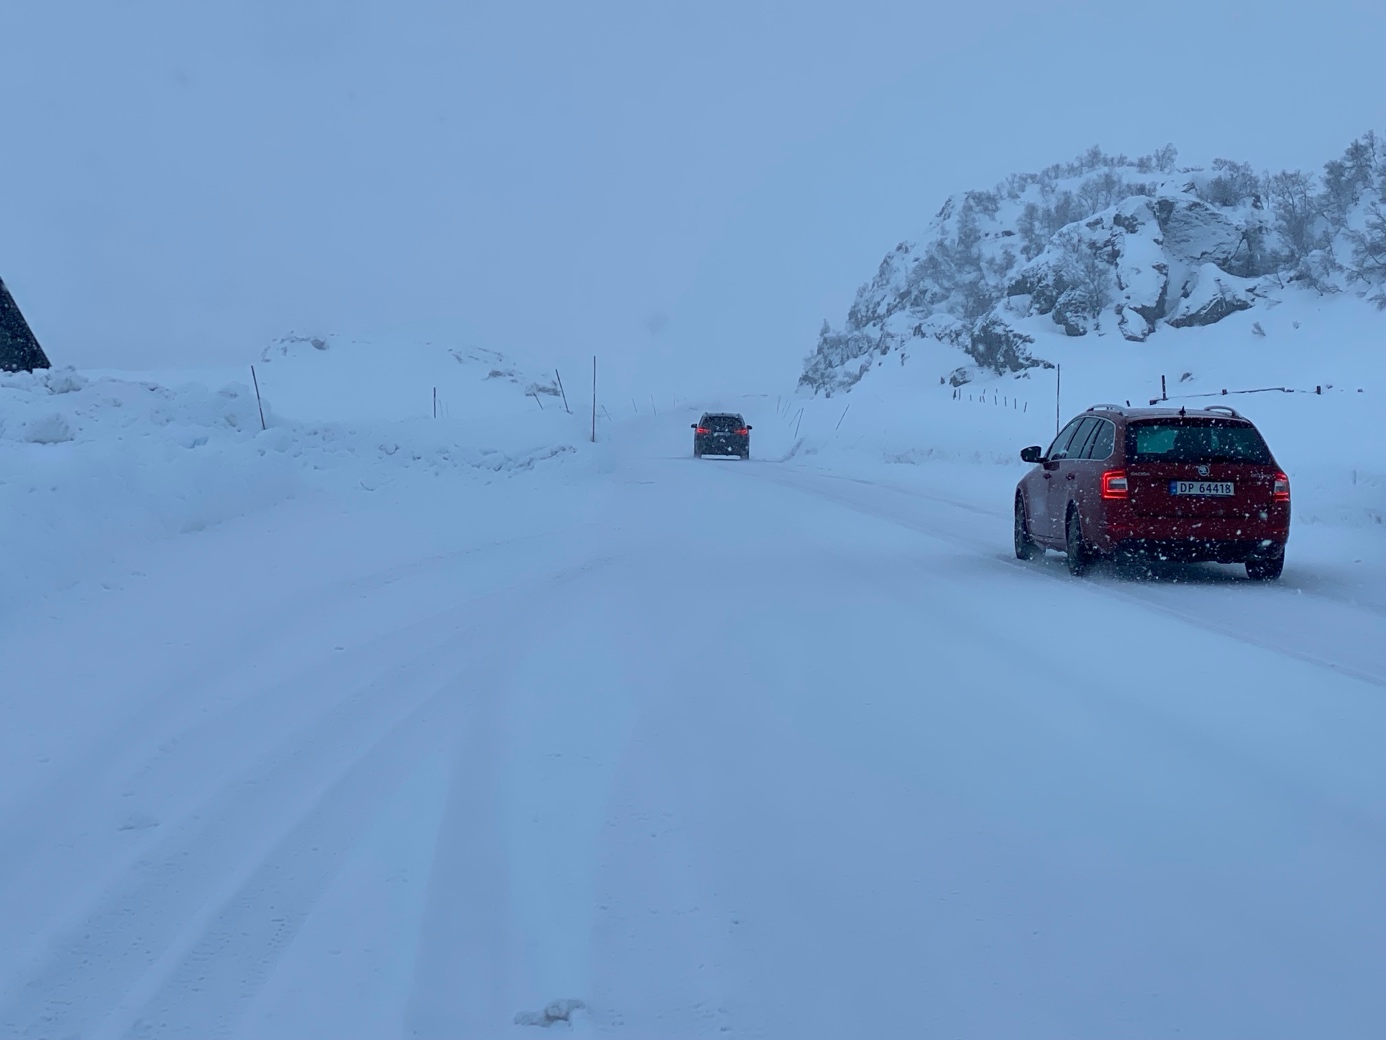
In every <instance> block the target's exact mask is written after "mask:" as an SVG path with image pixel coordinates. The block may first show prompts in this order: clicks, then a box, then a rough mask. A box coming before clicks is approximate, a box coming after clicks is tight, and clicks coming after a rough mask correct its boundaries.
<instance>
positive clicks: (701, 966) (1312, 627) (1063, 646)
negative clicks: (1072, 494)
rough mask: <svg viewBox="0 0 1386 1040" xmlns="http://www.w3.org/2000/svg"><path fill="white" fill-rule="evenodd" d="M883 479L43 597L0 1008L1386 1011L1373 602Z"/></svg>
mask: <svg viewBox="0 0 1386 1040" xmlns="http://www.w3.org/2000/svg"><path fill="white" fill-rule="evenodd" d="M881 469H884V467H882V468H881ZM956 469H957V470H958V472H962V471H964V470H968V469H969V468H968V467H956ZM970 469H971V471H976V470H977V469H978V467H971V468H970ZM894 470H895V471H896V476H895V477H892V476H890V475H887V474H883V473H882V472H880V471H878V470H877V469H864V470H861V471H859V472H856V473H854V474H851V475H847V476H844V475H843V474H840V473H839V474H831V473H827V472H824V471H821V470H814V469H811V468H808V467H805V466H801V465H795V464H775V463H769V462H758V461H752V462H751V463H746V464H741V463H734V462H728V463H720V462H711V461H705V462H702V463H695V462H694V461H693V460H691V459H688V458H685V457H681V456H677V455H676V454H675V452H674V451H673V450H672V449H668V450H666V446H665V445H663V444H658V443H656V444H655V445H654V446H653V447H651V448H649V449H648V450H644V451H641V450H630V451H628V452H625V453H623V454H621V455H620V456H619V457H615V456H612V457H611V458H609V459H607V460H606V461H605V462H604V463H602V464H600V465H597V466H594V467H589V468H583V466H582V465H580V464H577V463H574V464H571V465H568V466H566V467H560V468H559V469H558V470H556V471H555V472H554V473H548V474H543V475H540V474H535V475H533V476H532V477H525V478H522V479H515V480H512V481H509V482H501V483H498V484H495V485H492V486H491V487H489V488H486V489H484V490H481V489H479V488H478V487H477V486H474V485H466V486H460V485H459V486H453V485H449V484H448V483H447V482H446V481H443V480H434V481H432V482H431V483H429V484H428V486H427V487H426V488H420V489H416V490H414V491H411V492H410V493H409V494H407V495H402V496H400V497H398V498H396V499H391V500H385V499H381V500H380V501H379V502H378V503H377V504H376V505H373V506H364V505H362V504H361V503H362V502H367V501H369V500H370V496H368V495H366V494H364V493H363V494H362V495H361V496H360V501H358V502H353V503H352V505H351V507H350V508H347V507H345V506H344V505H343V504H342V502H341V501H339V500H336V499H328V498H323V499H305V500H301V501H298V502H296V503H292V504H290V505H287V506H283V507H280V508H277V509H274V510H271V511H267V512H262V513H259V514H255V515H252V516H250V517H247V518H243V519H240V520H235V521H231V522H228V523H225V524H222V525H220V526H218V527H215V528H211V529H208V530H206V531H203V532H200V533H198V534H196V535H194V536H188V537H184V538H180V539H176V540H174V541H172V542H166V543H163V544H162V545H161V546H160V549H159V552H158V553H157V554H152V555H148V556H146V557H144V558H138V559H130V560H127V561H124V562H122V563H121V564H120V565H118V566H116V565H113V566H112V567H111V568H110V571H109V573H108V574H107V575H106V576H105V578H104V580H101V581H97V580H93V581H88V582H84V583H81V584H79V585H77V586H74V587H72V588H69V589H67V590H65V591H63V592H62V593H60V594H57V595H55V596H52V597H50V598H49V599H48V600H47V601H46V602H45V604H44V608H43V610H42V611H40V612H38V613H37V614H36V615H34V616H32V617H30V618H28V619H26V620H24V621H23V622H22V623H19V624H16V625H14V626H12V627H10V628H9V629H7V630H6V631H5V632H4V634H3V636H2V637H0V654H3V657H4V660H5V661H6V662H7V664H6V674H7V681H6V687H7V692H6V694H5V696H4V697H3V698H2V699H0V712H3V715H0V763H3V770H4V771H3V775H0V780H3V784H2V785H0V922H3V924H0V928H2V929H3V930H2V931H0V1035H4V1036H15V1037H43V1038H52V1040H58V1038H70V1037H82V1038H111V1040H115V1038H123V1037H188V1038H199V1040H202V1038H212V1037H245V1038H252V1037H253V1038H279V1037H282V1038H295V1040H302V1038H306V1037H324V1038H326V1037H331V1038H334V1040H337V1038H348V1037H361V1038H380V1037H406V1036H408V1037H415V1036H417V1037H427V1038H439V1040H442V1038H449V1040H453V1038H458V1037H491V1036H509V1035H524V1034H527V1033H529V1032H532V1030H533V1027H532V1026H526V1025H516V1024H514V1020H515V1017H516V1015H517V1014H524V1013H533V1012H542V1010H543V1008H544V1007H545V1006H546V1005H547V1004H548V1003H549V1002H551V1001H554V1000H559V999H567V998H571V999H577V1000H581V1001H583V1002H584V1003H585V1005H586V1007H585V1010H582V1011H580V1012H577V1013H576V1014H575V1016H574V1019H575V1028H576V1029H577V1030H579V1031H587V1032H594V1033H601V1034H608V1033H609V1034H612V1035H617V1036H629V1037H633V1038H634V1037H639V1038H644V1037H669V1038H682V1037H703V1036H709V1037H710V1036H724V1035H731V1036H743V1037H767V1038H771V1037H785V1038H796V1040H798V1038H807V1037H823V1038H834V1040H838V1038H843V1037H872V1038H885V1037H896V1036H898V1037H917V1036H939V1037H979V1038H982V1037H1002V1036H1004V1037H1026V1038H1029V1037H1036V1038H1039V1037H1046V1038H1047V1037H1099V1036H1100V1037H1104V1038H1119V1037H1130V1038H1144V1037H1161V1038H1164V1037H1170V1036H1175V1035H1178V1036H1184V1037H1207V1038H1226V1037H1250V1036H1254V1037H1258V1038H1271V1037H1287V1038H1289V1037H1295V1038H1300V1037H1306V1036H1325V1037H1326V1036H1332V1037H1335V1038H1350V1037H1358V1036H1361V1037H1366V1036H1371V1035H1374V1034H1375V1031H1376V1029H1378V1028H1379V1026H1380V1023H1381V1022H1382V1021H1386V991H1383V989H1382V987H1381V984H1380V983H1381V979H1382V978H1383V977H1386V886H1383V885H1382V883H1381V878H1382V876H1383V873H1382V872H1383V867H1386V593H1382V592H1380V591H1377V592H1373V591H1372V586H1371V585H1370V583H1364V584H1351V583H1350V582H1346V581H1338V579H1337V578H1334V577H1333V576H1332V575H1331V574H1330V572H1329V570H1328V568H1327V565H1325V566H1324V567H1322V568H1317V569H1316V568H1314V567H1313V566H1312V563H1313V560H1314V556H1313V551H1314V550H1313V546H1312V545H1310V546H1309V547H1308V548H1307V549H1306V550H1305V555H1304V556H1303V557H1301V559H1304V560H1307V561H1309V562H1307V563H1305V564H1303V565H1297V563H1296V557H1295V555H1294V552H1295V546H1294V543H1292V555H1291V566H1290V568H1289V569H1287V572H1286V579H1285V581H1284V582H1283V583H1282V584H1280V585H1278V586H1256V585H1252V584H1250V583H1247V582H1244V581H1236V580H1232V579H1231V575H1232V574H1233V573H1234V572H1233V571H1232V570H1231V569H1225V568H1213V567H1209V568H1187V569H1184V570H1183V571H1181V572H1179V574H1178V575H1176V576H1177V577H1180V578H1182V579H1183V580H1179V581H1175V580H1168V579H1167V578H1157V579H1156V580H1134V579H1133V577H1132V576H1131V575H1124V574H1114V573H1111V572H1103V571H1100V570H1099V572H1098V573H1097V574H1096V575H1095V576H1094V577H1093V578H1092V579H1091V580H1084V581H1075V580H1072V579H1070V578H1068V577H1067V575H1066V573H1064V571H1063V569H1062V567H1061V566H1057V565H1056V564H1057V561H1058V559H1059V558H1058V557H1054V558H1053V562H1052V563H1045V562H1037V563H1034V564H1030V565H1024V564H1020V563H1018V562H1017V561H1015V560H1014V559H1012V558H1011V557H1010V553H1009V537H1010V529H1009V524H1010V519H1009V511H1008V506H1009V499H1008V498H1007V497H1004V491H1005V489H1004V486H1003V485H1004V480H1003V481H1001V483H1000V484H999V485H998V486H1001V488H1002V496H1001V497H999V500H998V498H997V497H996V496H995V495H992V494H990V491H992V490H994V488H991V486H990V485H991V484H997V481H996V480H995V479H994V478H992V477H990V476H986V477H985V480H978V479H974V478H969V477H961V478H959V479H956V480H955V479H952V475H953V474H954V468H950V467H947V466H938V467H894ZM906 471H908V473H907V472H906ZM984 476H985V475H984ZM1006 479H1009V478H1006ZM979 483H980V484H984V485H986V490H987V493H985V494H984V493H982V492H979V491H978V489H977V488H978V485H979ZM1326 575H1327V576H1326ZM555 1028H556V1029H559V1030H562V1029H565V1028H567V1027H566V1026H564V1025H562V1024H559V1025H557V1026H556V1027H555ZM538 1035H542V1034H538Z"/></svg>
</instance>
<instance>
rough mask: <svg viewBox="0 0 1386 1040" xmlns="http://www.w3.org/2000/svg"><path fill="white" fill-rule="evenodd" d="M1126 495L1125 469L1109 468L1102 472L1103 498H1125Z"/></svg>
mask: <svg viewBox="0 0 1386 1040" xmlns="http://www.w3.org/2000/svg"><path fill="white" fill-rule="evenodd" d="M1126 496H1127V490H1126V471H1125V470H1124V469H1109V470H1108V471H1107V472H1106V473H1104V474H1102V497H1103V498H1108V499H1112V498H1125V497H1126Z"/></svg>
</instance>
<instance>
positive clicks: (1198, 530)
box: [1015, 405, 1290, 581]
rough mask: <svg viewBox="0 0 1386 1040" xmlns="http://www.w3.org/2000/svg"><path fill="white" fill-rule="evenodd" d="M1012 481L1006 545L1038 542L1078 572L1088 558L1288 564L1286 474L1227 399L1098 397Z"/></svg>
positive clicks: (1263, 567) (1020, 553)
mask: <svg viewBox="0 0 1386 1040" xmlns="http://www.w3.org/2000/svg"><path fill="white" fill-rule="evenodd" d="M1020 457H1021V458H1022V459H1024V460H1025V461H1026V462H1033V463H1037V465H1036V466H1035V468H1034V469H1032V470H1031V471H1030V472H1029V473H1027V474H1026V475H1025V477H1024V478H1023V479H1022V480H1021V481H1020V484H1019V485H1018V486H1017V487H1016V489H1015V554H1016V556H1017V557H1019V558H1020V559H1022V560H1028V559H1031V558H1032V557H1033V556H1034V555H1035V553H1036V552H1041V551H1043V549H1045V548H1049V549H1057V550H1059V551H1060V552H1063V553H1065V554H1067V556H1068V569H1069V571H1070V572H1072V573H1073V574H1082V573H1083V572H1084V571H1085V570H1086V569H1087V567H1088V565H1089V564H1090V563H1091V562H1092V561H1093V560H1095V559H1099V558H1103V557H1117V556H1144V557H1147V558H1152V559H1158V560H1183V561H1216V562H1218V563H1244V564H1246V573H1247V576H1248V577H1249V578H1252V579H1255V580H1259V581H1268V580H1273V579H1275V578H1278V577H1280V573H1281V571H1282V570H1283V569H1284V567H1285V541H1286V539H1287V538H1288V537H1289V534H1290V481H1289V478H1288V477H1287V476H1285V473H1284V471H1283V470H1282V469H1281V468H1280V466H1279V464H1278V463H1277V462H1276V461H1275V457H1274V456H1273V455H1271V452H1270V448H1269V447H1267V446H1266V442H1265V440H1264V438H1262V436H1261V433H1260V431H1259V430H1257V429H1256V427H1255V426H1253V425H1252V424H1251V423H1250V422H1249V421H1247V420H1246V419H1244V418H1242V416H1240V415H1238V414H1237V412H1235V411H1234V410H1233V409H1231V408H1224V407H1220V406H1213V405H1210V406H1208V407H1206V408H1201V409H1192V408H1190V409H1184V408H1178V409H1173V408H1123V407H1121V406H1119V405H1096V406H1094V407H1092V408H1089V409H1088V410H1087V411H1086V412H1084V413H1083V414H1082V415H1080V416H1078V417H1077V418H1076V419H1074V420H1073V421H1072V422H1070V423H1069V424H1068V425H1067V426H1065V427H1064V428H1063V429H1062V430H1061V431H1060V432H1059V435H1058V436H1057V437H1056V438H1054V443H1053V444H1051V445H1050V446H1049V450H1048V451H1042V450H1041V449H1040V447H1039V446H1038V445H1036V446H1034V447H1030V448H1026V449H1025V450H1024V451H1022V452H1021V453H1020Z"/></svg>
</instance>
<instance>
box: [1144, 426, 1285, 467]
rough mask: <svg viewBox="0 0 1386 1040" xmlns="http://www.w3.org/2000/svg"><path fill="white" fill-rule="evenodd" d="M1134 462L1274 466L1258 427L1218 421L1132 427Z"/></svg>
mask: <svg viewBox="0 0 1386 1040" xmlns="http://www.w3.org/2000/svg"><path fill="white" fill-rule="evenodd" d="M1126 457H1127V459H1128V460H1129V461H1131V462H1254V463H1262V464H1264V463H1268V462H1270V449H1269V448H1267V447H1266V442H1265V441H1264V440H1262V439H1261V434H1260V433H1258V432H1257V430H1256V427H1254V426H1247V425H1244V424H1241V423H1227V422H1222V421H1220V420H1218V419H1169V420H1160V421H1158V422H1142V423H1132V424H1131V425H1130V426H1129V427H1127V430H1126Z"/></svg>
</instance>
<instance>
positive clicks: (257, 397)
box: [250, 365, 265, 430]
mask: <svg viewBox="0 0 1386 1040" xmlns="http://www.w3.org/2000/svg"><path fill="white" fill-rule="evenodd" d="M250 381H251V382H252V383H254V384H255V405H256V407H257V408H259V409H260V429H262V430H263V429H265V405H264V402H263V401H261V400H260V380H259V379H258V378H257V377H256V375H255V366H254V365H251V366H250Z"/></svg>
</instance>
